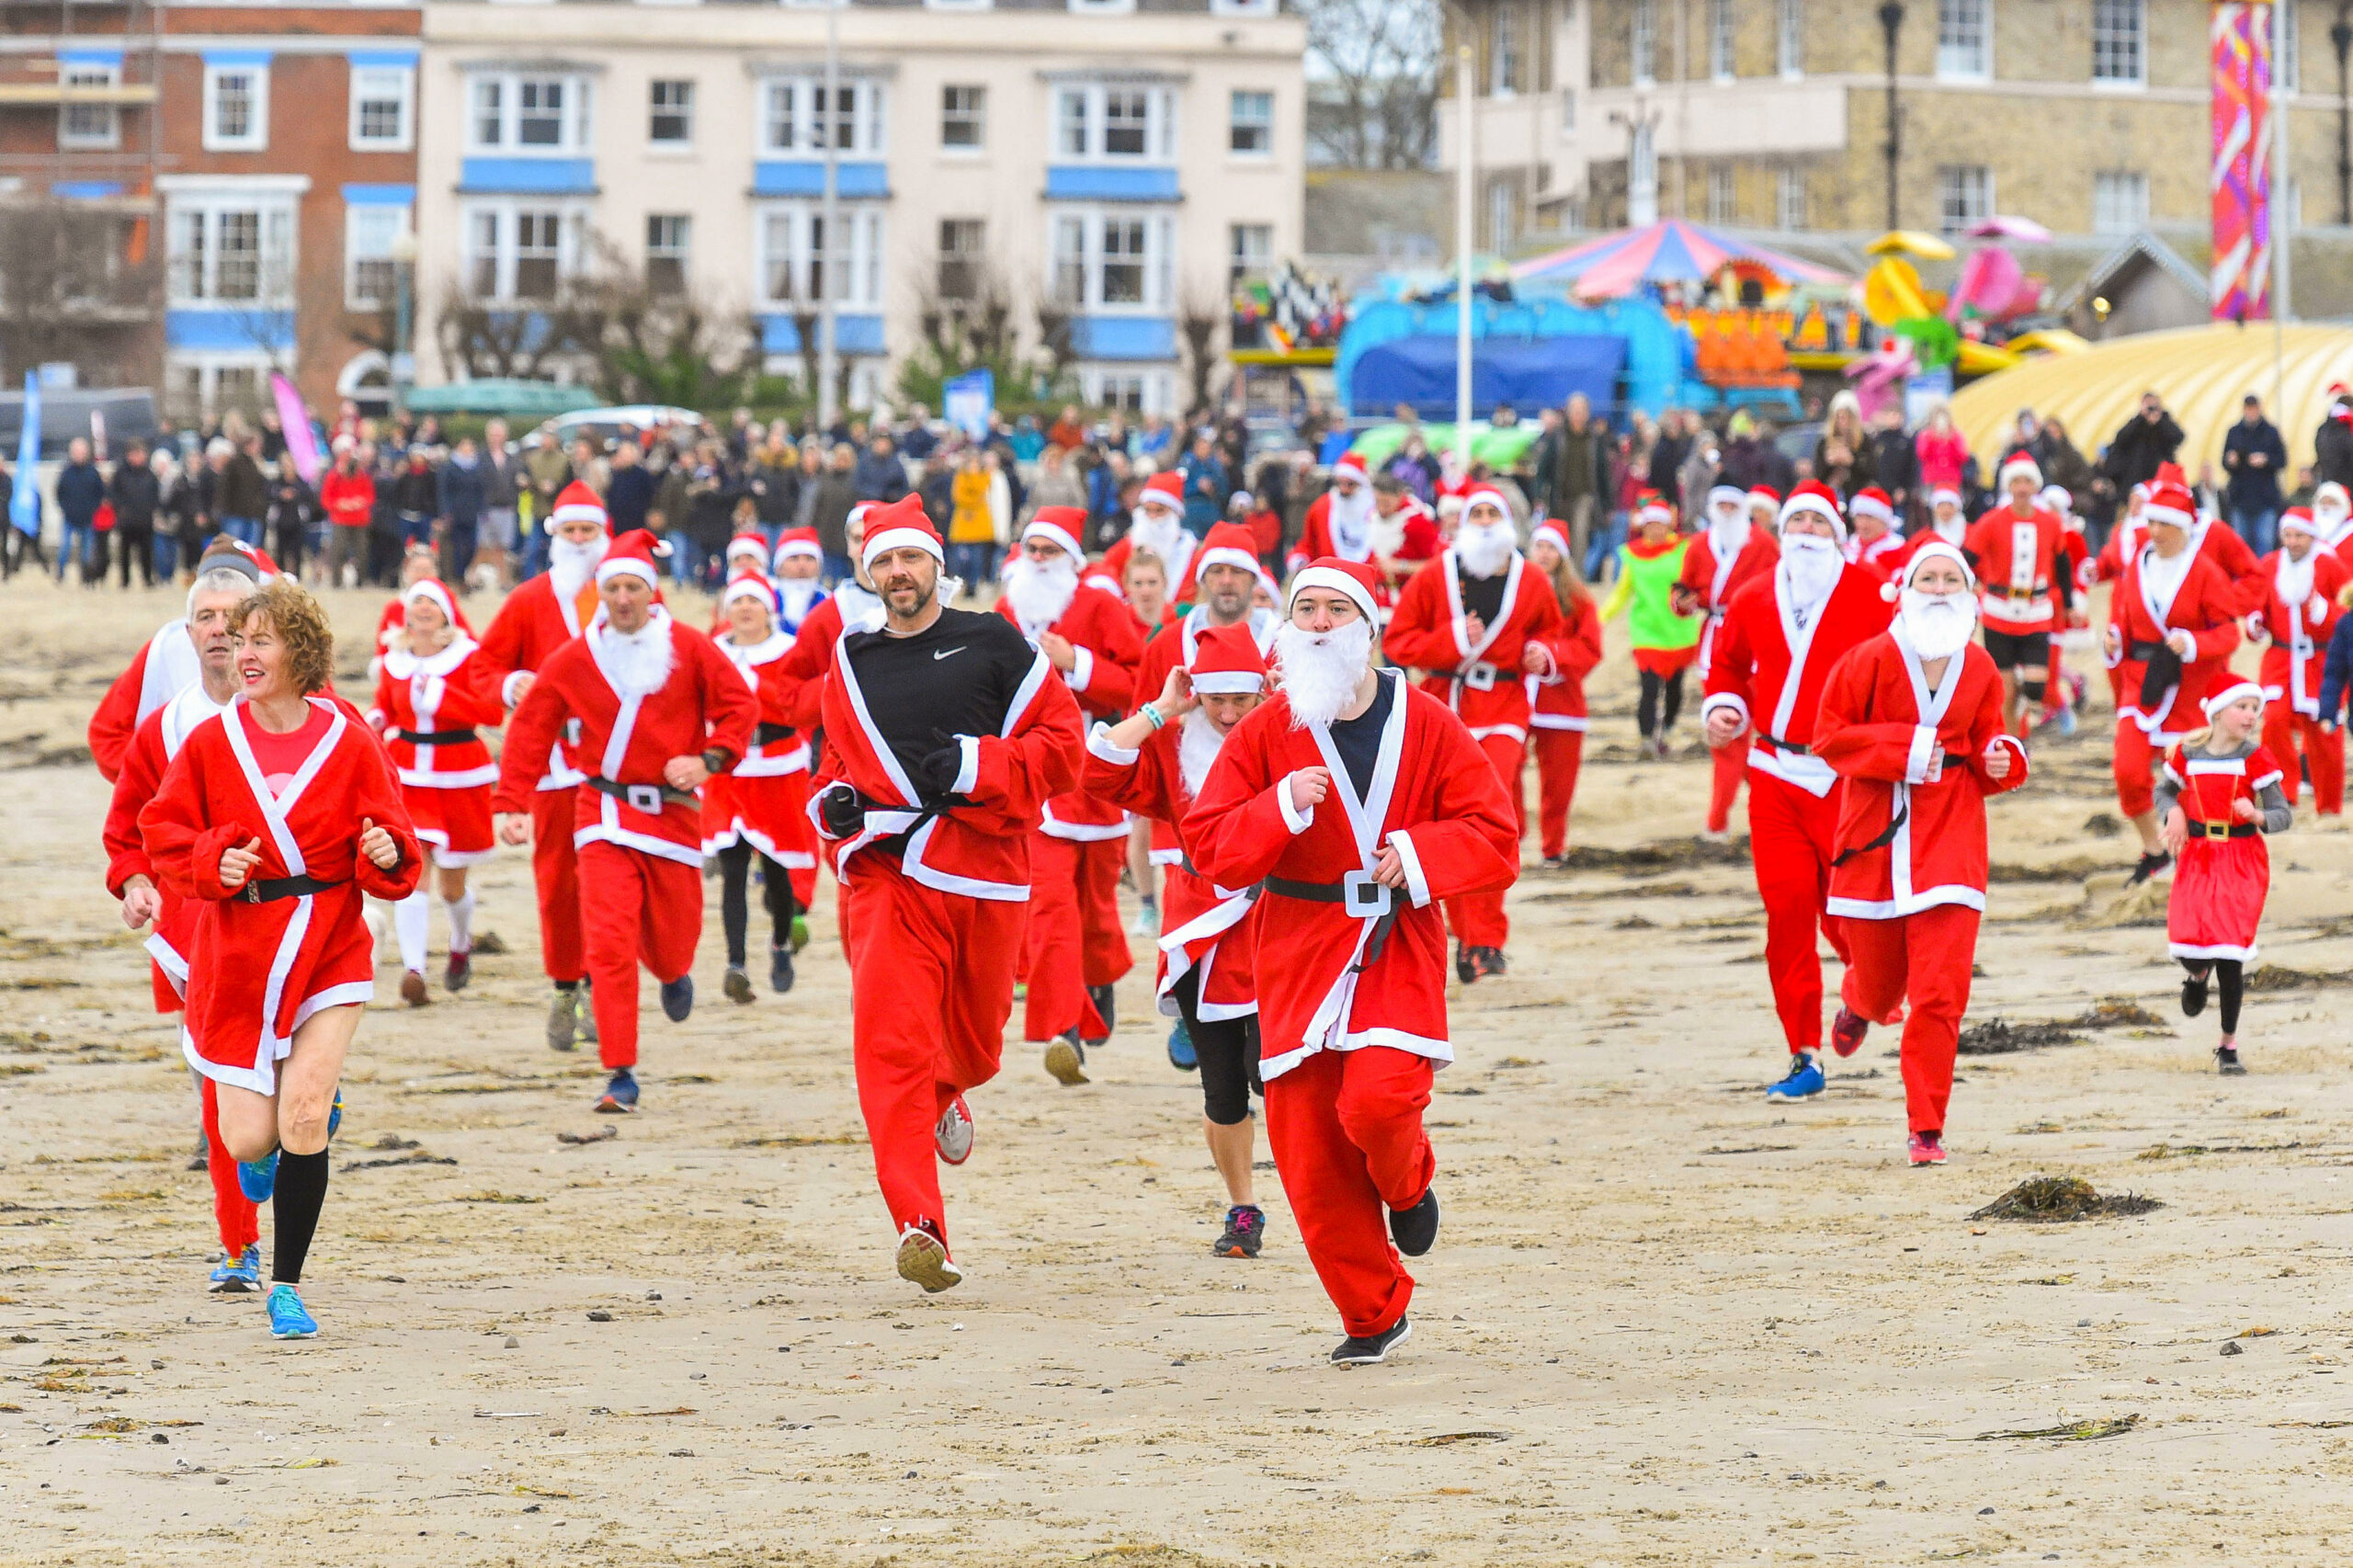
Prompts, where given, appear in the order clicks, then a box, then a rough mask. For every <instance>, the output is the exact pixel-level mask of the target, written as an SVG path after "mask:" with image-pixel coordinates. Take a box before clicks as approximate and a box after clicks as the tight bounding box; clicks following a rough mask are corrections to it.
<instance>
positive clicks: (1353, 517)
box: [1329, 484, 1403, 561]
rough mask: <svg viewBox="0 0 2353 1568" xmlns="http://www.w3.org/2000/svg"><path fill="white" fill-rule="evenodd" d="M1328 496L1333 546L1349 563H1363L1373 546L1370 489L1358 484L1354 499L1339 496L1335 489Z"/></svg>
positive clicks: (1352, 496) (1349, 496)
mask: <svg viewBox="0 0 2353 1568" xmlns="http://www.w3.org/2000/svg"><path fill="white" fill-rule="evenodd" d="M1330 494H1331V496H1332V509H1331V512H1330V514H1329V517H1330V519H1331V524H1332V546H1333V548H1334V549H1336V550H1337V551H1339V552H1340V553H1341V554H1342V555H1344V556H1346V557H1347V558H1348V559H1349V560H1350V561H1362V560H1363V559H1364V558H1365V554H1366V552H1367V551H1369V550H1370V548H1371V545H1372V531H1371V530H1372V517H1373V498H1372V486H1371V485H1370V484H1359V485H1358V486H1357V493H1356V494H1354V495H1342V494H1340V492H1339V491H1338V489H1336V488H1335V489H1334V490H1332V491H1331V493H1330ZM1402 526H1403V525H1400V527H1401V528H1402Z"/></svg>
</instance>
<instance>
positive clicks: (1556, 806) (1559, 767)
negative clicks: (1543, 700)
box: [1519, 730, 1585, 860]
mask: <svg viewBox="0 0 2353 1568" xmlns="http://www.w3.org/2000/svg"><path fill="white" fill-rule="evenodd" d="M1535 741H1536V833H1537V843H1538V844H1539V845H1540V846H1541V847H1542V849H1543V854H1544V858H1546V859H1547V860H1550V859H1552V858H1553V857H1554V856H1556V855H1562V854H1565V853H1566V852H1567V850H1568V847H1569V807H1570V806H1571V805H1572V804H1574V802H1575V801H1576V798H1577V767H1578V765H1579V764H1580V763H1582V762H1583V761H1584V760H1585V732H1584V731H1583V730H1538V731H1536V732H1535ZM1519 814H1520V831H1521V832H1522V833H1523V834H1524V833H1526V832H1527V819H1528V808H1527V807H1526V806H1525V805H1522V806H1521V807H1520V813H1519Z"/></svg>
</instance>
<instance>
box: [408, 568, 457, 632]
mask: <svg viewBox="0 0 2353 1568" xmlns="http://www.w3.org/2000/svg"><path fill="white" fill-rule="evenodd" d="M414 599H431V600H432V601H433V605H434V608H437V609H438V610H439V611H440V612H441V619H444V620H446V621H448V622H449V624H450V625H451V626H455V625H457V624H458V607H457V605H456V604H455V603H454V602H453V601H452V600H451V599H450V597H449V589H448V588H446V587H444V586H442V585H441V582H440V580H439V579H438V578H435V577H419V578H418V579H417V580H416V581H415V582H414V583H411V584H410V585H408V586H407V587H405V588H403V589H402V590H401V605H402V607H403V614H404V619H405V614H406V607H407V606H408V604H409V602H410V601H411V600H414Z"/></svg>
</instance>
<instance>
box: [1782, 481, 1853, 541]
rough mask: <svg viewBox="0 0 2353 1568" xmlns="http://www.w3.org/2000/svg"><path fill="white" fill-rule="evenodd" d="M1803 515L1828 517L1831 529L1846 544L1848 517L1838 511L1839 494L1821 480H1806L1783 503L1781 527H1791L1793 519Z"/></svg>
mask: <svg viewBox="0 0 2353 1568" xmlns="http://www.w3.org/2000/svg"><path fill="white" fill-rule="evenodd" d="M1803 514H1811V515H1813V516H1814V517H1827V518H1828V519H1829V520H1830V527H1831V528H1832V529H1833V530H1835V531H1836V534H1837V536H1838V540H1839V542H1840V543H1842V544H1843V543H1845V542H1846V540H1847V517H1846V514H1845V513H1843V512H1841V511H1839V509H1838V493H1837V492H1836V491H1835V490H1833V489H1831V488H1830V486H1828V485H1826V484H1824V483H1822V482H1821V481H1820V480H1815V479H1809V480H1806V481H1805V482H1803V483H1801V484H1800V485H1799V486H1798V487H1797V488H1796V489H1795V490H1792V491H1790V498H1789V499H1788V500H1786V501H1784V502H1782V503H1781V515H1780V519H1779V521H1780V526H1781V527H1783V528H1787V527H1789V525H1790V518H1791V517H1798V516H1801V515H1803Z"/></svg>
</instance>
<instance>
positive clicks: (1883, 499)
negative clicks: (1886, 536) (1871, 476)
mask: <svg viewBox="0 0 2353 1568" xmlns="http://www.w3.org/2000/svg"><path fill="white" fill-rule="evenodd" d="M1847 515H1848V516H1849V517H1877V518H1878V519H1879V520H1880V521H1881V522H1882V523H1886V524H1888V525H1889V526H1890V527H1893V526H1894V523H1895V499H1894V497H1893V496H1891V495H1890V494H1888V493H1887V492H1886V491H1884V490H1881V488H1880V487H1879V486H1878V485H1876V484H1866V485H1864V486H1863V487H1862V488H1861V489H1860V490H1858V491H1856V492H1855V498H1854V499H1853V500H1852V501H1849V502H1847Z"/></svg>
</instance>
